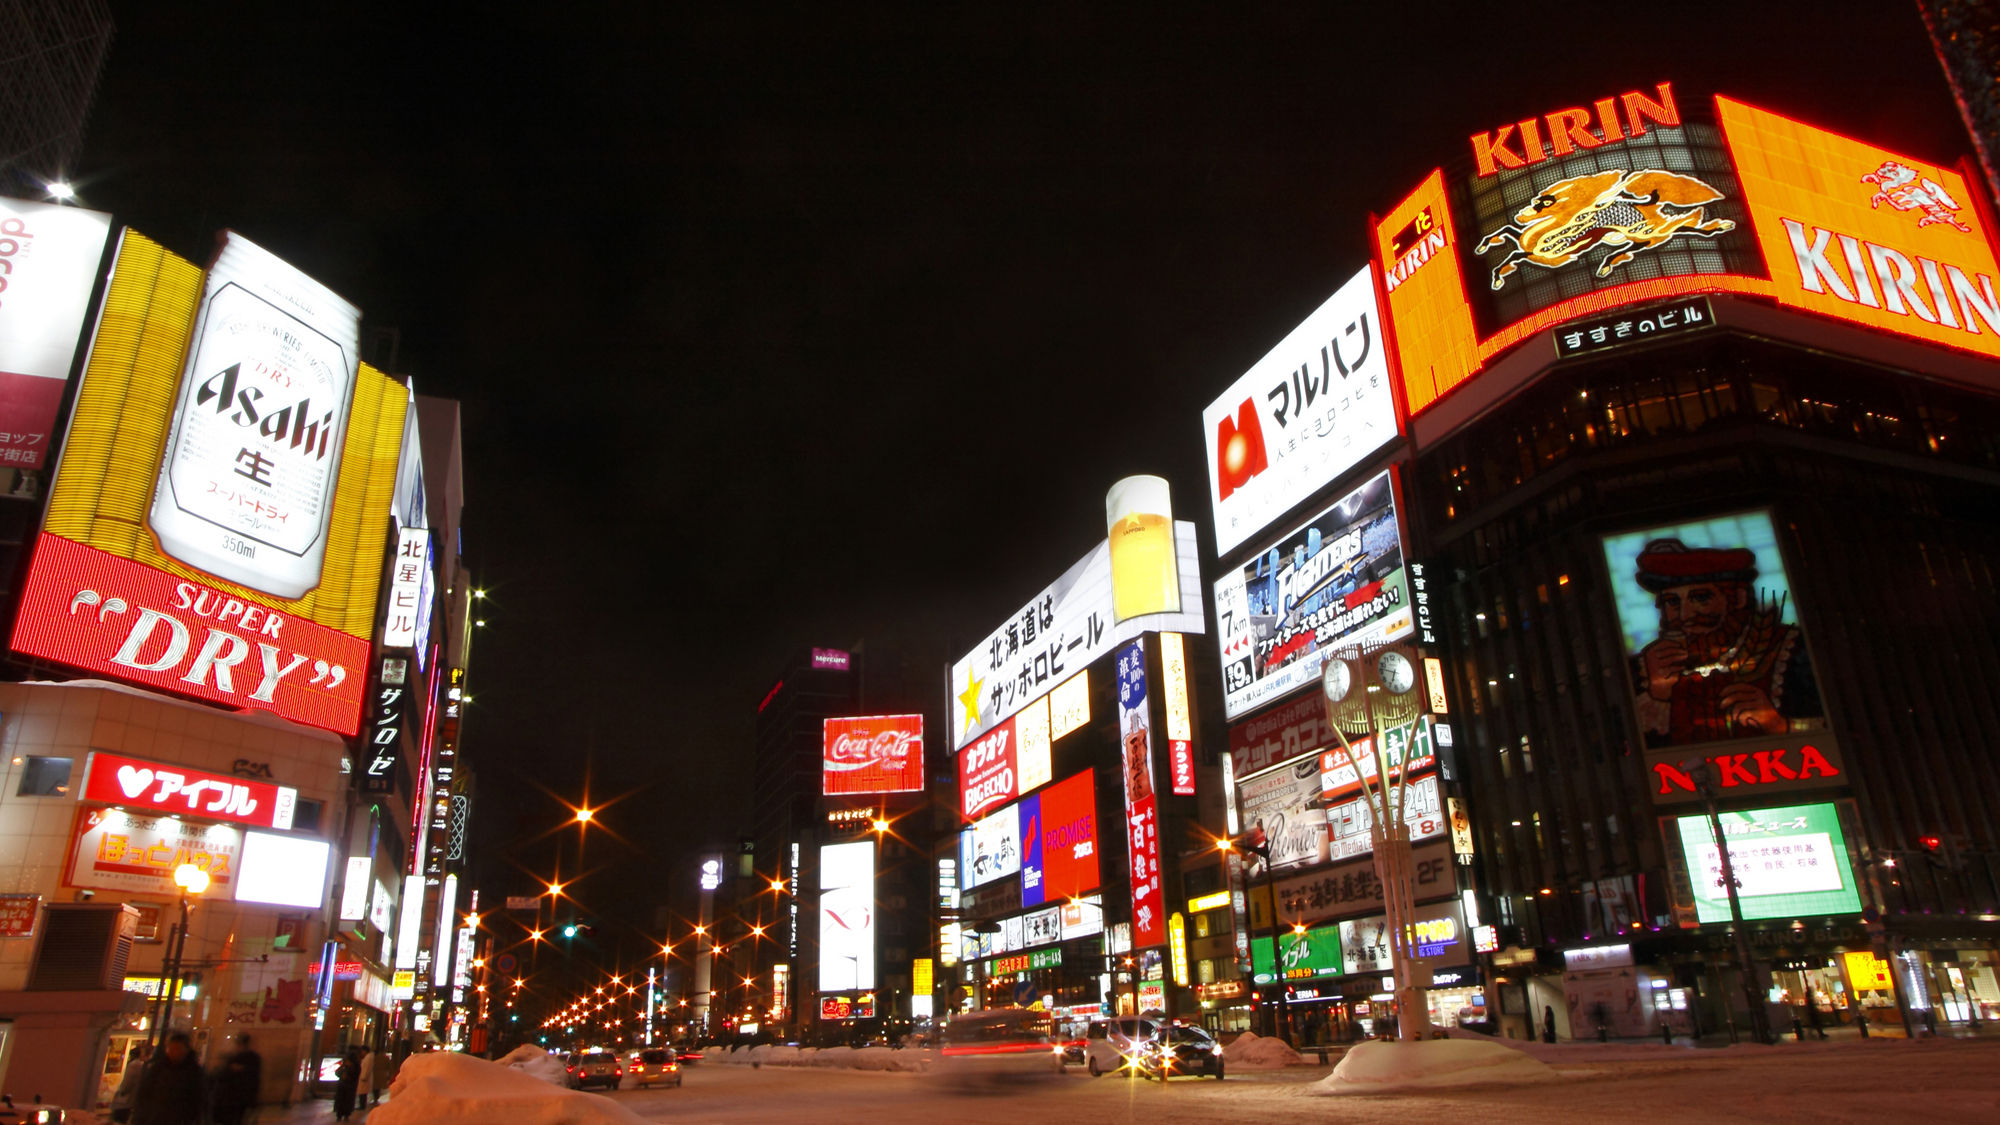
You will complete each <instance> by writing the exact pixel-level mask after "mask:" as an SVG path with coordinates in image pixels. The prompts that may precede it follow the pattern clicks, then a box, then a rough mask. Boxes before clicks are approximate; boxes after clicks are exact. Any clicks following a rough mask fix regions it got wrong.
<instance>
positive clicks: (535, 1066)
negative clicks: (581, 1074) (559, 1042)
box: [496, 1043, 569, 1086]
mask: <svg viewBox="0 0 2000 1125" xmlns="http://www.w3.org/2000/svg"><path fill="white" fill-rule="evenodd" d="M496 1061H498V1062H499V1064H500V1065H501V1066H504V1067H508V1068H510V1069H513V1070H518V1071H520V1072H521V1073H523V1074H526V1075H529V1076H530V1077H534V1078H539V1079H541V1080H542V1081H544V1082H547V1083H549V1084H551V1085H555V1086H567V1085H569V1071H568V1070H567V1069H566V1068H565V1067H564V1066H563V1064H562V1060H561V1059H559V1058H557V1057H556V1056H554V1055H552V1054H550V1053H548V1052H547V1051H544V1050H542V1049H541V1048H540V1047H535V1046H531V1045H529V1044H527V1043H523V1044H521V1045H520V1046H518V1047H516V1048H514V1049H513V1050H511V1051H509V1052H507V1053H506V1054H504V1055H502V1056H500V1058H499V1059H498V1060H496Z"/></svg>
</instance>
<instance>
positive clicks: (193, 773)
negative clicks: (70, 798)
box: [83, 750, 299, 830]
mask: <svg viewBox="0 0 2000 1125" xmlns="http://www.w3.org/2000/svg"><path fill="white" fill-rule="evenodd" d="M298 796H299V795H298V792H297V791H296V790H293V789H288V788H284V787H281V786H277V785H272V784H270V783H268V782H263V781H252V780H251V779H249V778H247V777H224V776H222V775H221V774H214V773H203V772H202V771H201V770H191V769H188V768H187V767H186V766H173V765H166V764H164V763H161V762H148V761H143V760H141V759H138V758H122V757H119V756H118V755H116V754H107V753H105V752H104V751H102V750H93V751H91V752H90V772H89V774H88V775H86V776H85V777H84V779H83V799H84V800H86V801H102V802H104V803H105V804H107V805H121V806H123V807H125V808H127V809H146V810H149V811H152V812H162V813H167V814H170V815H173V816H192V817H199V818H201V819H202V820H227V821H232V822H234V823H236V824H248V825H252V826H255V827H257V828H277V829H281V830H282V829H289V828H290V827H291V826H292V813H293V812H294V811H295V809H296V807H297V805H298Z"/></svg>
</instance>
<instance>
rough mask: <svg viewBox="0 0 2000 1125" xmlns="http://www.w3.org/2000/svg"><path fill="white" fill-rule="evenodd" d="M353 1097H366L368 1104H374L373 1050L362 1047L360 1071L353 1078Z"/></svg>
mask: <svg viewBox="0 0 2000 1125" xmlns="http://www.w3.org/2000/svg"><path fill="white" fill-rule="evenodd" d="M354 1098H355V1100H356V1101H361V1100H363V1099H366V1100H367V1102H368V1104H369V1105H370V1106H373V1105H374V1104H375V1052H373V1051H371V1050H368V1049H367V1048H365V1047H364V1048H362V1051H361V1073H360V1075H359V1076H358V1077H357V1078H355V1080H354Z"/></svg>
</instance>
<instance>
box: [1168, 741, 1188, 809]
mask: <svg viewBox="0 0 2000 1125" xmlns="http://www.w3.org/2000/svg"><path fill="white" fill-rule="evenodd" d="M1167 770H1168V772H1169V773H1171V774H1172V775H1173V779H1172V780H1173V785H1174V794H1175V795H1176V796H1180V797H1192V796H1194V744H1193V743H1190V742H1189V741H1188V740H1187V739H1185V738H1173V739H1168V740H1167Z"/></svg>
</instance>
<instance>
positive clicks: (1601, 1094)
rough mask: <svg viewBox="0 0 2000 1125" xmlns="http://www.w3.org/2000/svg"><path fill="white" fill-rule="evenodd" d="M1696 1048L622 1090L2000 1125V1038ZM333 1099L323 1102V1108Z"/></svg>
mask: <svg viewBox="0 0 2000 1125" xmlns="http://www.w3.org/2000/svg"><path fill="white" fill-rule="evenodd" d="M1763 1055H1764V1057H1761V1058H1760V1057H1757V1053H1756V1052H1752V1051H1750V1050H1749V1049H1735V1050H1703V1051H1695V1052H1688V1053H1687V1054H1686V1055H1685V1056H1684V1057H1682V1058H1679V1059H1676V1060H1674V1061H1663V1062H1645V1063H1629V1062H1615V1063H1597V1062H1584V1063H1577V1064H1563V1065H1559V1066H1558V1067H1557V1070H1558V1072H1559V1073H1561V1074H1563V1075H1564V1080H1563V1081H1562V1082H1560V1083H1550V1084H1546V1085H1539V1086H1515V1087H1504V1086H1502V1087H1496V1086H1486V1087H1468V1088H1465V1089H1459V1090H1450V1091H1445V1092H1441V1093H1435V1094H1422V1095H1401V1096H1382V1097H1345V1098H1316V1097H1309V1096H1307V1090H1308V1088H1309V1087H1310V1086H1311V1085H1312V1084H1313V1083H1314V1082H1315V1081H1317V1080H1318V1079H1319V1078H1321V1077H1322V1076H1324V1075H1325V1074H1326V1073H1327V1068H1322V1067H1318V1066H1305V1067H1293V1068H1290V1069H1287V1070H1283V1071H1246V1072H1241V1073H1233V1074H1231V1075H1230V1076H1229V1077H1228V1078H1227V1079H1226V1080H1224V1081H1222V1082H1214V1081H1208V1080H1202V1079H1178V1080H1176V1081H1174V1082H1173V1083H1171V1084H1170V1085H1169V1086H1168V1087H1167V1088H1165V1089H1162V1088H1161V1087H1160V1086H1159V1085H1158V1084H1157V1083H1153V1082H1132V1081H1127V1080H1123V1079H1116V1078H1108V1077H1107V1078H1099V1079H1095V1080H1093V1079H1091V1078H1090V1077H1088V1076H1087V1075H1084V1074H1082V1073H1081V1072H1079V1071H1075V1070H1073V1071H1072V1072H1071V1074H1070V1076H1068V1077H1065V1078H1063V1079H1060V1080H1053V1081H1049V1082H1045V1083H1042V1084H1039V1085H1037V1086H1033V1087H1029V1088H1024V1089H1021V1090H1019V1091H1017V1092H1014V1093H1009V1094H1004V1095H996V1094H991V1093H983V1092H982V1093H980V1094H976V1095H966V1094H961V1093H956V1092H953V1091H950V1090H948V1089H945V1088H943V1087H942V1086H941V1084H940V1083H938V1082H937V1081H936V1080H934V1079H931V1078H929V1077H924V1076H918V1075H907V1074H883V1073H860V1072H853V1071H832V1070H791V1069H786V1068H765V1069H762V1070H750V1069H748V1068H746V1067H724V1066H704V1065H701V1064H697V1065H695V1066H691V1067H689V1068H688V1069H687V1071H686V1075H687V1077H686V1084H685V1085H684V1086H683V1087H681V1088H680V1089H661V1090H644V1091H622V1092H620V1093H618V1094H615V1095H613V1096H614V1097H616V1098H617V1099H618V1100H619V1101H621V1102H623V1103H624V1104H625V1105H627V1106H628V1107H629V1108H631V1109H632V1110H633V1111H634V1112H636V1113H638V1114H639V1115H640V1116H641V1117H644V1118H646V1119H648V1120H656V1121H674V1122H690V1123H699V1125H739V1123H742V1122H751V1121H755V1122H760V1123H767V1125H790V1123H794V1122H796V1123H799V1125H826V1123H829V1122H887V1123H897V1125H903V1123H911V1122H918V1121H923V1122H947V1121H957V1120H974V1121H986V1120H998V1119H1000V1118H1002V1117H1005V1118H1008V1119H1016V1120H1020V1119H1036V1118H1039V1119H1052V1120H1053V1119H1061V1120H1078V1121H1092V1122H1100V1123H1104V1122H1111V1123H1116V1122H1127V1121H1131V1122H1145V1123H1147V1125H1174V1123H1177V1122H1188V1123H1190V1125H1192V1123H1196V1122H1200V1123H1212V1122H1216V1121H1222V1120H1244V1121H1256V1122H1259V1123H1260V1125H1264V1123H1273V1122H1288V1121H1339V1122H1343V1123H1344V1122H1364V1123H1372V1122H1383V1123H1389V1122H1396V1123H1401V1122H1407V1121H1411V1120H1463V1119H1466V1118H1468V1117H1469V1116H1471V1115H1478V1116H1480V1117H1482V1118H1489V1119H1493V1120H1502V1121H1525V1122H1533V1123H1534V1125H1567V1123H1570V1122H1579V1123H1581V1122H1590V1123H1593V1125H1595V1123H1599V1122H1602V1121H1604V1120H1606V1118H1607V1115H1608V1114H1611V1115H1624V1114H1628V1113H1631V1112H1635V1111H1638V1110H1640V1109H1642V1108H1644V1107H1659V1108H1661V1109H1663V1110H1664V1109H1665V1108H1666V1107H1672V1112H1674V1113H1678V1114H1691V1115H1694V1116H1697V1117H1699V1118H1700V1119H1701V1120H1703V1121H1707V1122H1755V1123H1757V1125H1777V1123H1781V1122H1864V1121H1865V1122H1881V1121H1898V1122H1931V1121H1935V1122H1952V1123H1954V1125H1958V1123H1964V1122H1972V1121H1991V1120H2000V1090H1996V1088H1995V1087H1994V1084H1993V1080H1992V1076H1993V1075H1994V1074H1995V1073H1996V1071H2000V1042H1994V1041H1991V1040H1964V1041H1928V1042H1917V1043H1909V1042H1905V1041H1902V1040H1879V1039H1878V1040H1874V1041H1871V1042H1866V1043H1861V1042H1854V1043H1835V1044H1829V1045H1826V1046H1820V1045H1817V1044H1808V1045H1804V1046H1799V1045H1784V1046H1779V1047H1776V1048H1771V1049H1769V1050H1768V1051H1767V1052H1763ZM322 1104H323V1103H322Z"/></svg>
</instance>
